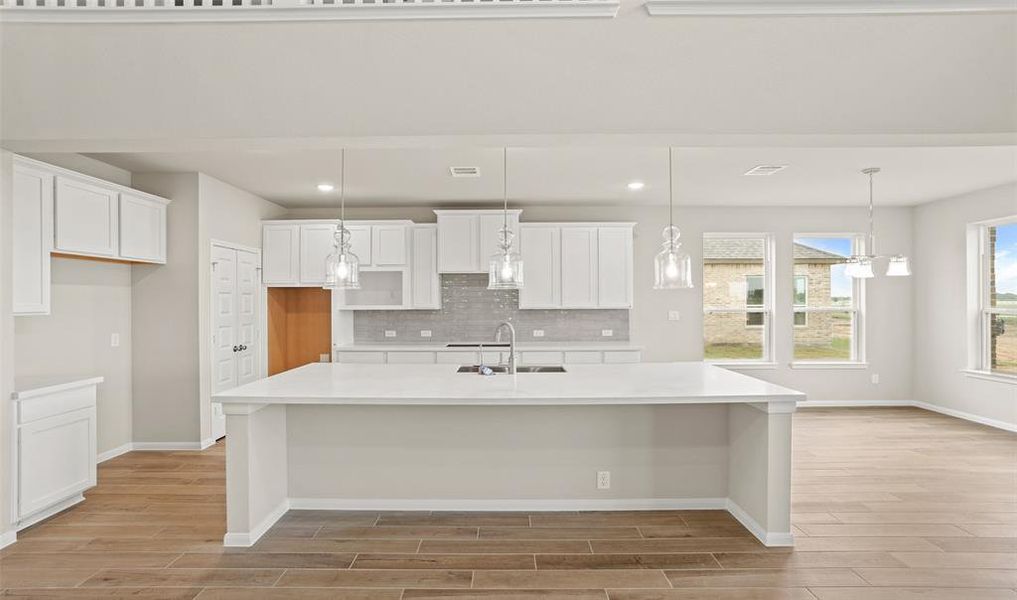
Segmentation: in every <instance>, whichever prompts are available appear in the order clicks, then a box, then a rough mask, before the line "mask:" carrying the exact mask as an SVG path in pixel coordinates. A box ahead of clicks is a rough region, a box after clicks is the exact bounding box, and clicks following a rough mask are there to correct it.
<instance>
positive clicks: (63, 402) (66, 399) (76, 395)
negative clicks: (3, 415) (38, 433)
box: [17, 386, 95, 425]
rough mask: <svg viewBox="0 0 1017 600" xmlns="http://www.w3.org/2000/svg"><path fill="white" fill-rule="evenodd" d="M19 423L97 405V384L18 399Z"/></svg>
mask: <svg viewBox="0 0 1017 600" xmlns="http://www.w3.org/2000/svg"><path fill="white" fill-rule="evenodd" d="M17 404H18V417H17V418H18V425H24V424H25V423H31V422H32V421H38V420H39V419H45V418H47V417H54V416H57V415H62V414H64V413H69V412H72V411H75V410H80V409H82V408H91V407H93V406H95V386H88V387H81V388H75V389H73V390H64V391H62V392H55V393H53V394H48V395H45V396H35V397H33V398H25V399H23V400H19V401H18V403H17Z"/></svg>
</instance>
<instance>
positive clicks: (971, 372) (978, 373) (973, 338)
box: [961, 215, 1017, 385]
mask: <svg viewBox="0 0 1017 600" xmlns="http://www.w3.org/2000/svg"><path fill="white" fill-rule="evenodd" d="M1012 224H1017V215H1011V216H1008V217H1002V218H999V219H992V220H988V221H979V222H976V223H971V224H969V225H968V323H969V334H968V368H966V369H962V370H961V371H962V372H963V373H964V374H965V375H967V376H968V377H973V378H975V379H984V380H988V381H996V382H999V383H1006V384H1010V385H1017V375H1012V374H1009V373H1003V372H1001V371H993V370H992V364H991V363H992V357H991V356H990V353H989V347H990V343H989V341H990V339H991V335H992V334H991V324H990V321H989V316H990V315H1014V316H1017V308H1000V307H991V306H989V304H990V302H991V299H990V297H989V294H990V290H989V253H990V252H991V248H989V235H988V233H989V228H990V227H997V226H1000V225H1012Z"/></svg>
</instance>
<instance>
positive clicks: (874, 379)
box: [872, 373, 879, 383]
mask: <svg viewBox="0 0 1017 600" xmlns="http://www.w3.org/2000/svg"><path fill="white" fill-rule="evenodd" d="M872 383H879V373H873V374H872Z"/></svg>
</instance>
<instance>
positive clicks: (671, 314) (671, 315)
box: [667, 310, 682, 321]
mask: <svg viewBox="0 0 1017 600" xmlns="http://www.w3.org/2000/svg"><path fill="white" fill-rule="evenodd" d="M681 318H682V315H681V313H679V312H678V311H676V310H669V311H667V320H668V321H678V320H680V319H681Z"/></svg>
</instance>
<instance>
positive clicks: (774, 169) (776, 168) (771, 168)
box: [744, 165, 788, 175]
mask: <svg viewBox="0 0 1017 600" xmlns="http://www.w3.org/2000/svg"><path fill="white" fill-rule="evenodd" d="M787 167H788V166H787V165H756V166H754V167H752V168H751V169H749V170H748V171H745V173H744V174H745V175H773V174H774V173H779V172H781V171H783V170H784V169H786V168H787Z"/></svg>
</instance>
